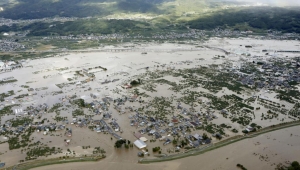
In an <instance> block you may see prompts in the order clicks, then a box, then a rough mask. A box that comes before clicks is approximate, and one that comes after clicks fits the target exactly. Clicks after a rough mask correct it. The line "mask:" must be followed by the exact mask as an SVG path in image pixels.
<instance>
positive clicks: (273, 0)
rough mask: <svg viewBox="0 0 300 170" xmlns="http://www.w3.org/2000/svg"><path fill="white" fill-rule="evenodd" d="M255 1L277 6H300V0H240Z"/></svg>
mask: <svg viewBox="0 0 300 170" xmlns="http://www.w3.org/2000/svg"><path fill="white" fill-rule="evenodd" d="M238 1H247V2H254V3H266V4H270V5H276V6H300V0H238Z"/></svg>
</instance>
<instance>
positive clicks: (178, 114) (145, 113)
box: [0, 38, 300, 166]
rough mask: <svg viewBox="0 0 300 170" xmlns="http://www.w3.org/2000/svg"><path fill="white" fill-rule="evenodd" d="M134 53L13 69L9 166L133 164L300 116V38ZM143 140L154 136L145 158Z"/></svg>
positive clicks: (8, 97)
mask: <svg viewBox="0 0 300 170" xmlns="http://www.w3.org/2000/svg"><path fill="white" fill-rule="evenodd" d="M124 46H131V47H132V49H136V50H123V51H121V52H120V50H119V49H121V48H124V47H123V46H118V47H106V49H110V50H109V51H110V52H108V51H107V52H90V53H86V52H85V53H64V54H63V55H56V56H53V57H51V58H43V59H35V60H26V61H20V63H15V64H13V65H11V67H13V69H10V70H7V69H6V70H3V71H2V72H1V78H2V77H3V78H2V81H1V87H4V88H1V89H0V94H1V103H0V106H1V110H0V114H1V127H2V128H1V131H0V132H1V136H0V137H1V144H0V153H1V155H4V157H3V158H2V156H1V162H5V163H6V166H12V165H15V164H17V163H19V162H21V163H22V162H28V161H32V160H41V159H48V158H57V159H61V160H63V159H67V158H73V157H75V158H84V157H93V156H106V158H109V159H108V160H110V161H112V162H114V161H119V159H120V158H124V161H121V162H126V164H127V163H129V162H130V163H132V162H137V161H138V160H139V159H140V158H139V157H138V156H137V154H138V152H144V154H142V155H143V156H144V158H150V159H151V158H155V157H157V156H162V155H174V154H178V153H181V152H185V151H188V150H190V149H193V148H201V147H207V146H210V145H212V144H216V143H218V142H222V141H224V140H226V139H230V138H231V137H234V136H237V135H245V134H248V133H249V134H250V135H251V133H253V132H255V131H259V130H261V129H263V128H266V127H269V126H271V125H276V124H280V123H285V122H291V121H295V120H298V119H299V95H298V93H300V92H299V82H300V78H299V76H298V75H299V71H298V70H299V69H298V68H299V62H300V60H299V57H298V53H293V52H289V51H293V50H295V49H297V47H298V46H299V42H298V41H288V42H286V44H282V42H281V41H275V40H254V39H218V38H215V39H211V40H209V41H208V42H205V43H201V42H198V43H194V44H126V45H124ZM220 47H221V48H220ZM279 50H282V51H286V52H276V51H279ZM141 51H142V52H141ZM225 52H226V53H225ZM287 56H288V57H287ZM18 64H19V65H18ZM20 64H21V65H20ZM17 66H18V67H17ZM24 77H26V78H24ZM12 80H13V81H12ZM137 134H140V136H143V137H146V138H147V139H148V141H147V142H146V144H147V147H146V148H145V149H144V150H143V151H141V150H138V149H137V148H136V147H135V146H134V145H133V142H134V141H135V140H136V139H137V137H136V136H139V135H137ZM140 136H139V137H140ZM139 137H138V138H139ZM120 139H122V140H120ZM117 141H119V142H117ZM231 145H234V144H231ZM146 152H148V154H147V153H146ZM213 152H215V151H213ZM16 155H17V156H16ZM140 156H141V155H140ZM125 157H126V159H125ZM127 157H128V158H127ZM291 161H292V160H291ZM275 162H276V161H274V163H275ZM276 163H283V162H282V161H279V160H278V161H277V162H276ZM105 164H106V163H105ZM243 165H244V164H243ZM234 166H235V165H234Z"/></svg>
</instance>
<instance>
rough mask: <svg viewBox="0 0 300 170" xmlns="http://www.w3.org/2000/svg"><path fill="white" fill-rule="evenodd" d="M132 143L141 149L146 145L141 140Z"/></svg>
mask: <svg viewBox="0 0 300 170" xmlns="http://www.w3.org/2000/svg"><path fill="white" fill-rule="evenodd" d="M134 145H135V146H136V147H138V148H139V149H143V148H145V147H147V144H146V143H145V142H143V141H141V140H136V141H134Z"/></svg>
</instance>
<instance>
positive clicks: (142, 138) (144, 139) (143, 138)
mask: <svg viewBox="0 0 300 170" xmlns="http://www.w3.org/2000/svg"><path fill="white" fill-rule="evenodd" d="M140 140H141V141H143V142H146V141H148V139H147V138H145V137H140Z"/></svg>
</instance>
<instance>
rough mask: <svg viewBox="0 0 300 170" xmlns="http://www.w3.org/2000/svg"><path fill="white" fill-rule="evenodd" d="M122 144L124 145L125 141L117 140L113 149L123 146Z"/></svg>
mask: <svg viewBox="0 0 300 170" xmlns="http://www.w3.org/2000/svg"><path fill="white" fill-rule="evenodd" d="M124 143H126V140H123V139H121V140H117V141H116V142H115V147H116V148H121V147H122V145H123V144H124Z"/></svg>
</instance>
